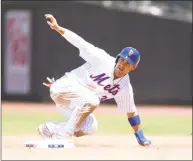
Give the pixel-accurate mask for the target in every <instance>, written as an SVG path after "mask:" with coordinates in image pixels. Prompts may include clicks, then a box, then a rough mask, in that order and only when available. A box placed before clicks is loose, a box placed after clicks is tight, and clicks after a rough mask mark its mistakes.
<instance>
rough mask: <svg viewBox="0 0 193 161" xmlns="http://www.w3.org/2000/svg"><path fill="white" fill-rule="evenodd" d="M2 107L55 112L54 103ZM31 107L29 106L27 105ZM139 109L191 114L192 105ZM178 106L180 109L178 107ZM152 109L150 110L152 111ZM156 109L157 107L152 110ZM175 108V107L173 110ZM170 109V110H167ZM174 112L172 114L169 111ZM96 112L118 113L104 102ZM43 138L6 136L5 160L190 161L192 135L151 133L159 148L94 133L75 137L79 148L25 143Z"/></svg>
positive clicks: (147, 113) (3, 156)
mask: <svg viewBox="0 0 193 161" xmlns="http://www.w3.org/2000/svg"><path fill="white" fill-rule="evenodd" d="M2 107H3V108H10V110H11V109H12V108H18V110H22V111H23V110H28V111H29V110H35V111H45V112H53V111H55V108H54V105H53V104H25V103H6V102H4V103H2ZM26 107H28V108H26ZM45 107H46V108H45ZM167 108H168V110H162V108H156V107H153V108H144V107H143V108H139V111H140V113H141V114H143V115H156V114H158V115H160V114H161V115H163V114H164V115H166V114H167V115H169V114H171V113H172V115H187V116H190V115H192V111H191V110H192V109H191V108H179V107H167ZM176 108H178V110H176ZM150 109H151V110H150ZM152 109H154V110H152ZM173 109H175V110H173ZM166 111H167V112H166ZM170 112H171V113H170ZM96 113H98V114H100V113H112V114H115V115H116V114H119V113H117V110H116V108H115V107H113V108H108V107H105V105H102V106H101V107H100V108H99V109H98V110H97V111H96ZM37 139H40V138H39V136H3V137H2V159H3V160H5V159H6V160H36V159H38V160H66V159H69V160H75V159H78V160H94V159H96V160H102V159H104V160H107V159H112V160H118V159H121V160H140V159H145V160H153V159H155V160H160V159H162V160H166V159H167V160H168V159H172V160H173V159H176V160H191V159H192V137H191V136H186V137H185V136H175V137H172V136H151V140H152V142H153V143H154V145H156V147H157V148H159V149H157V148H148V149H147V148H144V147H140V146H138V144H137V142H136V139H135V138H134V136H125V135H114V134H112V135H108V136H107V135H97V134H96V135H92V136H85V137H82V138H74V142H75V145H76V147H75V148H73V149H34V148H32V149H28V148H25V147H24V145H23V143H24V142H25V141H29V140H37Z"/></svg>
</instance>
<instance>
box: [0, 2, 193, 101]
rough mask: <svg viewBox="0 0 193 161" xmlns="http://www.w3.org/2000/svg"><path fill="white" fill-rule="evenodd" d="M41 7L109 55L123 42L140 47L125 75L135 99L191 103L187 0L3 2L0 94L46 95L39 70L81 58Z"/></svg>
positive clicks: (63, 67)
mask: <svg viewBox="0 0 193 161" xmlns="http://www.w3.org/2000/svg"><path fill="white" fill-rule="evenodd" d="M46 13H50V14H53V15H54V16H55V17H56V19H57V21H58V23H59V24H60V25H61V26H63V27H65V28H68V29H70V30H72V31H74V32H75V33H77V34H79V35H80V36H81V37H83V38H84V39H85V40H87V41H89V42H91V43H92V44H94V45H95V46H98V47H100V48H102V49H104V50H106V51H107V52H108V53H109V54H110V55H112V56H116V55H117V54H119V52H120V51H121V50H122V48H124V47H126V46H132V47H135V48H137V49H138V50H139V51H140V53H141V62H140V65H139V68H138V69H137V70H136V71H135V72H132V73H131V74H130V78H131V83H132V85H133V89H134V94H135V102H136V104H174V105H179V104H181V105H191V104H192V1H64V2H62V1H61V2H54V1H49V2H46V1H44V2H38V1H20V2H19V1H18V2H14V1H3V2H2V51H1V54H2V61H1V62H2V65H1V67H2V78H3V79H2V82H1V83H2V91H1V92H2V100H3V101H5V100H9V101H10V100H12V101H18V100H19V101H35V102H49V101H51V99H50V96H49V91H48V89H47V88H45V87H44V86H43V85H42V82H43V81H45V80H46V77H47V76H49V77H55V79H58V78H60V77H61V76H63V75H64V73H65V72H68V71H70V70H72V69H74V68H76V67H78V66H79V65H81V64H83V63H84V60H83V59H82V58H81V57H79V56H78V49H76V48H75V47H74V46H72V45H71V44H69V43H68V42H67V41H66V40H65V39H63V38H62V37H61V36H60V35H58V34H57V33H56V32H54V31H52V30H51V29H50V28H49V27H48V25H47V24H46V20H45V17H44V15H45V14H46ZM106 103H114V101H113V100H110V101H107V102H106Z"/></svg>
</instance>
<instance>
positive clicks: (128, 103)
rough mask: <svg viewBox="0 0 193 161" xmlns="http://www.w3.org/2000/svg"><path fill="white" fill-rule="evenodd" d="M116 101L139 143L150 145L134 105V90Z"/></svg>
mask: <svg viewBox="0 0 193 161" xmlns="http://www.w3.org/2000/svg"><path fill="white" fill-rule="evenodd" d="M131 88H132V87H131ZM115 101H116V103H117V106H118V109H119V110H121V112H124V113H126V114H127V120H128V122H129V124H130V126H131V127H132V128H133V130H134V135H135V137H136V139H137V141H138V143H139V144H140V145H142V146H148V145H150V144H151V141H150V140H148V139H146V137H145V136H144V132H143V130H142V129H141V119H140V115H139V114H138V112H137V109H136V106H135V103H134V98H133V92H132V90H130V92H128V93H126V94H123V95H119V96H117V97H115Z"/></svg>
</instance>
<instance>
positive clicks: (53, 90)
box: [50, 82, 68, 105]
mask: <svg viewBox="0 0 193 161" xmlns="http://www.w3.org/2000/svg"><path fill="white" fill-rule="evenodd" d="M65 95H67V93H65V92H61V89H60V86H59V85H58V84H57V82H55V83H54V84H53V85H52V86H51V87H50V96H51V98H52V100H53V101H54V102H55V103H56V104H63V105H65V104H68V100H67V99H66V98H67V97H66V96H65Z"/></svg>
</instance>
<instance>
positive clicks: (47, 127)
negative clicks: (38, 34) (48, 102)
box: [38, 14, 151, 146]
mask: <svg viewBox="0 0 193 161" xmlns="http://www.w3.org/2000/svg"><path fill="white" fill-rule="evenodd" d="M45 17H46V19H47V23H48V25H49V26H50V28H51V29H53V30H55V31H56V32H58V33H59V34H60V35H61V36H63V37H64V38H65V39H66V40H67V41H68V42H69V43H71V44H72V45H74V46H75V47H76V48H78V49H79V56H80V57H82V58H83V59H84V60H85V63H84V64H83V65H82V66H80V67H78V68H77V69H74V70H72V71H70V72H66V73H65V75H64V76H63V77H61V78H60V79H58V80H56V81H55V80H54V79H50V78H47V79H48V83H43V84H44V85H45V86H47V87H49V88H50V96H51V98H52V99H53V101H54V102H55V104H56V108H57V109H58V110H60V111H61V112H62V113H63V114H64V116H66V117H67V118H68V121H67V122H59V123H55V122H47V123H44V124H41V125H40V126H39V128H38V131H39V133H40V134H41V136H42V137H43V138H51V139H52V138H53V137H54V138H58V139H60V138H64V137H72V136H75V137H80V136H85V135H91V134H93V133H95V132H96V130H97V121H96V118H95V116H94V115H93V114H92V112H93V111H94V110H95V109H96V108H98V106H99V104H100V103H101V102H103V101H105V100H108V99H112V98H114V99H115V101H116V103H117V107H118V109H119V110H120V111H122V112H123V113H125V114H126V115H127V118H128V119H127V120H128V123H130V125H131V127H132V128H133V130H134V135H135V137H136V139H137V141H138V143H139V144H140V145H142V146H148V145H151V141H150V140H148V139H146V138H145V136H144V133H143V131H142V129H141V127H140V125H141V120H140V116H139V114H138V113H137V109H136V106H135V103H134V97H133V89H132V86H131V83H130V79H129V75H128V73H129V72H130V71H132V70H135V69H136V67H137V66H138V63H139V61H140V53H139V52H138V51H137V50H136V49H135V48H132V47H126V48H124V49H123V50H122V51H121V52H120V53H119V54H118V56H117V57H116V58H114V57H112V56H110V55H109V54H108V53H106V51H104V50H102V49H100V48H98V47H95V46H94V45H92V44H90V43H89V42H87V41H85V40H84V39H83V38H82V37H80V36H79V35H77V34H75V33H74V32H72V31H70V30H69V29H66V28H63V27H61V26H59V25H58V23H57V21H56V19H55V18H54V17H53V16H52V15H51V14H46V15H45Z"/></svg>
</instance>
